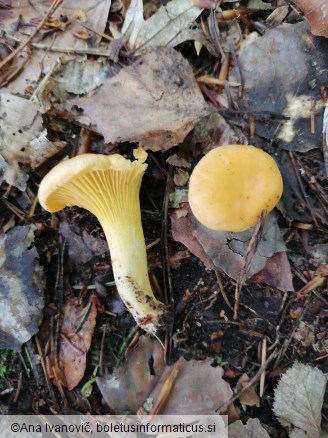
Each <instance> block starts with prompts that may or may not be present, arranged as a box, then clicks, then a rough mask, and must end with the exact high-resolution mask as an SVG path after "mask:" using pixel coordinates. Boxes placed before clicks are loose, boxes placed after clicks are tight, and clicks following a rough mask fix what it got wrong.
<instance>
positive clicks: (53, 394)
mask: <svg viewBox="0 0 328 438" xmlns="http://www.w3.org/2000/svg"><path fill="white" fill-rule="evenodd" d="M34 340H35V344H36V348H37V350H38V354H39V357H40V362H41V367H42V370H43V374H44V378H45V380H46V384H47V387H48V391H49V394H50V397H51V399H52V402H53V404H54V406H55V409H56V411H57V412H59V410H60V408H59V404H58V401H57V399H56V396H55V393H54V390H53V388H52V386H51V382H50V380H49V376H48V373H47V368H46V363H45V361H44V355H43V351H42V348H41V344H40V341H39V338H38V335H35V336H34Z"/></svg>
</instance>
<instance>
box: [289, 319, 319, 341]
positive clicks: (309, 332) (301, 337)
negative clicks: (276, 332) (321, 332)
mask: <svg viewBox="0 0 328 438" xmlns="http://www.w3.org/2000/svg"><path fill="white" fill-rule="evenodd" d="M315 331H316V327H315V325H314V324H309V323H308V322H304V321H300V323H299V326H298V328H297V330H296V332H295V334H294V336H293V337H294V339H296V340H297V341H299V342H300V343H301V345H302V346H303V347H310V346H311V345H313V344H314V340H315Z"/></svg>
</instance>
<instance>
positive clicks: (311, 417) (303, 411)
mask: <svg viewBox="0 0 328 438" xmlns="http://www.w3.org/2000/svg"><path fill="white" fill-rule="evenodd" d="M326 385H327V378H326V377H325V375H324V374H323V372H322V371H320V370H319V369H318V368H314V367H311V366H309V365H305V364H301V363H299V362H295V363H294V365H293V366H292V367H291V368H289V369H288V370H287V372H286V373H285V374H284V375H283V376H282V378H281V379H280V382H279V383H278V386H277V388H276V390H275V401H274V406H273V409H274V412H275V414H276V416H277V417H278V420H279V421H280V423H281V424H282V425H284V426H287V427H288V428H289V429H290V428H291V427H292V426H293V427H294V428H295V429H294V430H293V432H291V434H290V436H291V437H292V436H297V435H296V433H298V432H299V431H298V430H297V429H300V431H302V432H303V433H305V434H306V435H304V436H308V437H311V438H320V437H321V436H322V435H321V428H320V424H321V409H322V404H323V399H324V394H325V389H326ZM290 430H291V429H290Z"/></svg>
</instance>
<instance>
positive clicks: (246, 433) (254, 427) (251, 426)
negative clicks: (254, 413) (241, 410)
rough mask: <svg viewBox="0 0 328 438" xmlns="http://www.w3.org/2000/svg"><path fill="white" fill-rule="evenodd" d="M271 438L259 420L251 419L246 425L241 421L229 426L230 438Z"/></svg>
mask: <svg viewBox="0 0 328 438" xmlns="http://www.w3.org/2000/svg"><path fill="white" fill-rule="evenodd" d="M241 437H243V438H269V437H270V435H269V434H268V432H267V431H266V430H265V429H264V427H263V426H262V424H261V422H260V420H259V419H258V418H250V419H249V420H248V421H247V423H246V424H243V423H242V422H241V421H240V420H238V421H235V422H234V423H232V424H230V426H229V438H241Z"/></svg>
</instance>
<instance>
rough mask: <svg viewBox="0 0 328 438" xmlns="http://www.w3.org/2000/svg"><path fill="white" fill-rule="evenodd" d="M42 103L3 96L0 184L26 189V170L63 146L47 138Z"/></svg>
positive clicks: (0, 118)
mask: <svg viewBox="0 0 328 438" xmlns="http://www.w3.org/2000/svg"><path fill="white" fill-rule="evenodd" d="M38 108H39V106H38V105H37V104H35V103H33V102H31V101H29V100H27V99H23V98H22V97H18V96H14V95H11V94H7V93H2V94H1V95H0V183H1V182H2V181H6V182H7V183H8V184H10V185H13V186H15V187H17V188H19V189H20V190H25V188H26V181H27V180H28V174H27V170H28V169H30V168H32V169H35V168H36V167H37V166H39V165H40V164H42V163H43V162H44V161H45V160H46V159H47V158H49V157H51V156H52V155H54V154H55V153H57V152H58V151H59V150H61V149H62V148H63V147H64V144H63V143H54V142H51V141H49V140H48V139H47V137H46V131H45V130H44V129H43V127H42V118H41V116H40V114H39V113H38Z"/></svg>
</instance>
